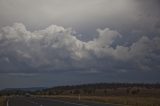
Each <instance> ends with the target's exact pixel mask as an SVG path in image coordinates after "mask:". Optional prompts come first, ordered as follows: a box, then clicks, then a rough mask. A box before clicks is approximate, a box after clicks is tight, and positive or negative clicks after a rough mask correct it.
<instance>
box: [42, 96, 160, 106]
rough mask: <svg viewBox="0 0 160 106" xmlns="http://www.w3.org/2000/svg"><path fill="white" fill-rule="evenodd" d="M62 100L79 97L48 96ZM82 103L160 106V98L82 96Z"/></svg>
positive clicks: (77, 97)
mask: <svg viewBox="0 0 160 106" xmlns="http://www.w3.org/2000/svg"><path fill="white" fill-rule="evenodd" d="M45 97H46V96H45ZM47 97H51V98H56V99H61V100H67V101H72V100H77V101H78V100H79V96H66V95H65V96H64V95H57V96H47ZM80 98H81V99H80V100H81V101H92V102H101V103H110V104H121V105H126V106H160V98H155V97H136V96H104V97H101V96H81V97H80Z"/></svg>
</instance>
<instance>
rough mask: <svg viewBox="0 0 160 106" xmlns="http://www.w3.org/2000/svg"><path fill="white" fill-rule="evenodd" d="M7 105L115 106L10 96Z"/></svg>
mask: <svg viewBox="0 0 160 106" xmlns="http://www.w3.org/2000/svg"><path fill="white" fill-rule="evenodd" d="M6 105H7V106H114V105H110V104H100V103H91V102H78V101H75V102H69V101H62V100H54V99H50V98H31V97H12V98H9V99H8V101H7V103H6Z"/></svg>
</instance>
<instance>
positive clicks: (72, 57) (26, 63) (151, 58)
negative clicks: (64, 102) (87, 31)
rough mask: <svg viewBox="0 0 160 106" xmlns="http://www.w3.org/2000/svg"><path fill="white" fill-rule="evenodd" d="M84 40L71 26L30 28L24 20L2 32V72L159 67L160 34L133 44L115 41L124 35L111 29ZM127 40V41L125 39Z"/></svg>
mask: <svg viewBox="0 0 160 106" xmlns="http://www.w3.org/2000/svg"><path fill="white" fill-rule="evenodd" d="M97 31H98V36H97V37H96V38H94V39H93V40H90V41H87V42H85V41H81V40H79V39H78V38H77V37H76V36H78V35H77V33H76V31H74V30H73V29H71V28H64V27H61V26H56V25H51V26H49V27H47V28H46V29H43V30H37V31H33V32H31V31H28V30H26V28H25V26H24V25H23V24H21V23H15V24H14V25H13V26H6V27H3V28H2V29H1V32H0V67H1V69H0V72H1V73H4V72H7V73H14V72H21V73H22V72H23V73H28V72H29V73H30V72H34V73H35V72H54V71H59V72H60V71H83V72H99V71H108V72H114V71H122V70H123V72H124V70H125V71H130V70H147V71H151V70H159V69H160V67H159V65H160V64H159V63H160V62H159V60H160V55H159V54H160V37H158V36H156V37H154V38H149V37H147V36H142V37H141V38H140V39H138V40H137V41H136V42H134V43H132V44H131V45H129V46H124V45H120V44H116V45H115V46H113V43H115V42H116V39H122V38H123V35H121V34H120V33H119V32H117V31H115V30H111V29H109V28H105V29H97ZM124 43H126V42H124Z"/></svg>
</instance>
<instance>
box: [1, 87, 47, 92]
mask: <svg viewBox="0 0 160 106" xmlns="http://www.w3.org/2000/svg"><path fill="white" fill-rule="evenodd" d="M43 89H46V87H31V88H6V89H3V90H2V91H16V90H20V91H31V92H32V91H39V90H43Z"/></svg>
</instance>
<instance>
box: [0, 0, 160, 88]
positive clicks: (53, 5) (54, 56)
mask: <svg viewBox="0 0 160 106" xmlns="http://www.w3.org/2000/svg"><path fill="white" fill-rule="evenodd" d="M159 11H160V1H159V0H0V89H2V88H9V87H33V86H34V87H35V86H46V87H49V86H57V85H67V84H80V83H94V82H145V83H157V82H160V77H159V76H160V12H159Z"/></svg>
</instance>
